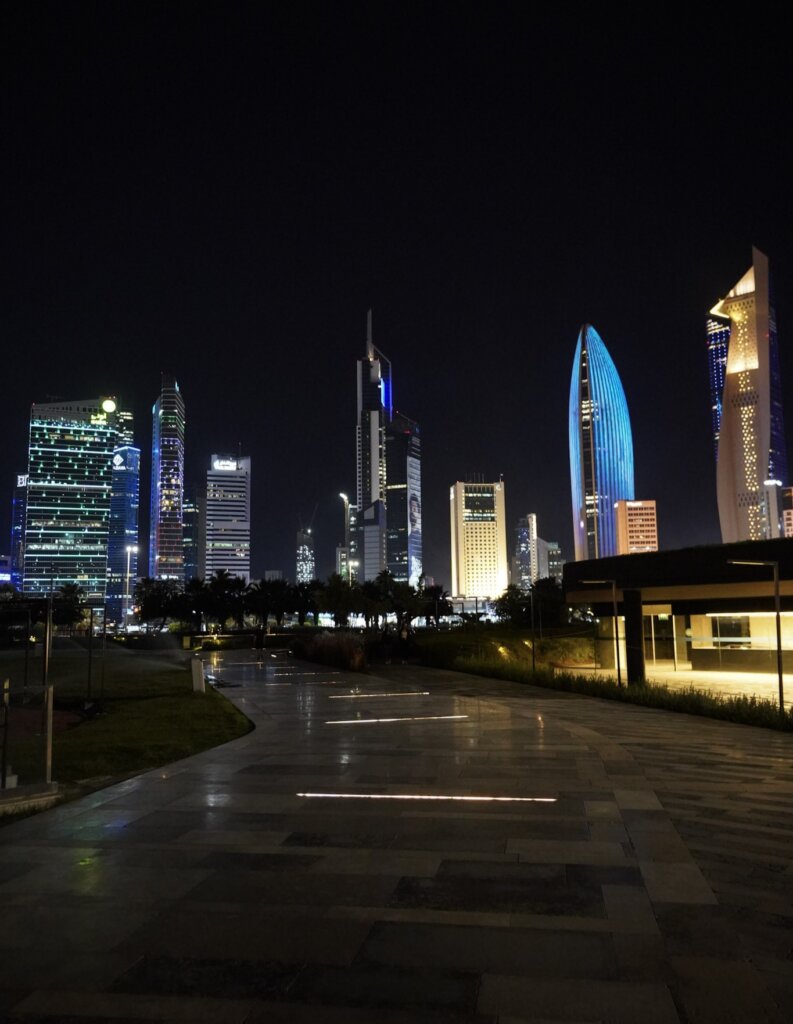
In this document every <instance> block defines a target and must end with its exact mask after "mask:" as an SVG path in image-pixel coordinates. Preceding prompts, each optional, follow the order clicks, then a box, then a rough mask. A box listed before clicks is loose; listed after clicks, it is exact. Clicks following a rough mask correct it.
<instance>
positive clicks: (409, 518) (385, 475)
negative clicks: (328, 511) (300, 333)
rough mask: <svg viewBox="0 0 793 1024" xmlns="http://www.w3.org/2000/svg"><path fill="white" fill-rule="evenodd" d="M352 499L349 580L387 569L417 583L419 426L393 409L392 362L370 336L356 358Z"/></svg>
mask: <svg viewBox="0 0 793 1024" xmlns="http://www.w3.org/2000/svg"><path fill="white" fill-rule="evenodd" d="M357 384H358V422H357V426H356V482H357V494H356V498H357V500H356V502H355V504H354V505H350V507H349V514H350V543H349V551H348V564H349V569H350V575H351V576H352V578H353V579H356V578H359V579H362V580H372V579H374V578H375V576H377V574H378V573H379V572H381V571H382V570H383V569H385V568H388V569H389V570H390V571H391V572H392V573H393V575H394V576H395V578H396V579H397V580H400V581H403V582H408V581H410V583H411V584H412V585H413V586H416V585H417V584H418V581H419V577H420V576H421V573H422V562H423V550H422V547H423V546H422V529H421V525H422V524H421V500H422V499H421V439H420V435H419V428H418V425H417V424H416V423H415V422H413V420H410V419H408V418H407V417H406V416H402V415H401V414H400V413H398V412H396V413H395V412H394V409H393V385H392V377H391V362H390V360H389V359H387V358H386V356H384V355H383V353H382V352H381V351H380V350H379V349H378V348H376V347H375V345H374V343H373V341H372V311H371V310H369V313H368V315H367V320H366V356H365V358H363V359H359V360H358V366H357Z"/></svg>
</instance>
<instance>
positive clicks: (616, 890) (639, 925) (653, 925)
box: [602, 885, 658, 935]
mask: <svg viewBox="0 0 793 1024" xmlns="http://www.w3.org/2000/svg"><path fill="white" fill-rule="evenodd" d="M602 892H603V903H604V905H605V907H606V915H607V917H608V920H609V922H610V923H611V924H612V925H613V927H614V929H615V931H623V932H640V933H645V934H650V935H657V934H658V922H657V920H656V917H655V914H654V913H653V907H652V904H651V902H650V899H649V897H648V895H647V893H646V891H645V890H644V889H640V888H637V887H635V886H626V885H604V886H603V888H602Z"/></svg>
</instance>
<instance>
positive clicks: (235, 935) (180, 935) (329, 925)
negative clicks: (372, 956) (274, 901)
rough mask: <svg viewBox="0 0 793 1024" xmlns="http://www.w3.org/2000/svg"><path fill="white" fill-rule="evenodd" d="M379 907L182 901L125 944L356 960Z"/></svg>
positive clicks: (191, 954) (196, 952) (162, 952)
mask: <svg viewBox="0 0 793 1024" xmlns="http://www.w3.org/2000/svg"><path fill="white" fill-rule="evenodd" d="M376 913H377V911H375V910H368V911H367V912H365V913H363V914H361V916H360V919H358V920H356V919H354V918H352V917H349V918H344V917H340V916H338V915H336V916H334V917H328V916H323V911H322V908H317V909H316V910H315V911H314V912H312V911H311V910H310V909H304V908H291V907H290V908H288V909H287V910H280V911H279V910H273V909H272V908H264V907H259V906H257V905H255V904H252V905H247V906H239V907H236V908H235V909H233V910H219V911H218V912H216V913H212V914H207V912H206V908H205V906H204V905H201V906H196V905H194V904H188V903H180V904H177V905H176V906H175V907H174V908H173V909H172V910H170V911H167V912H165V913H163V914H161V915H160V917H159V918H158V919H157V920H156V921H154V922H151V923H150V924H148V925H146V926H144V927H142V928H141V929H139V930H138V931H137V932H134V933H132V934H131V935H130V936H129V938H128V939H127V940H126V942H125V943H124V944H123V946H122V947H121V948H122V949H124V950H127V949H129V950H133V951H136V952H138V953H139V954H143V953H151V954H152V955H156V956H168V957H174V958H188V959H189V958H192V959H197V960H200V959H212V957H213V956H214V957H217V956H218V955H222V956H223V957H228V958H231V959H238V960H260V961H280V962H282V963H286V964H301V963H305V962H309V963H318V964H330V965H343V964H349V963H351V962H352V961H353V960H354V958H355V956H356V955H357V953H358V951H359V949H360V948H361V945H362V944H363V942H364V940H365V939H366V936H367V935H368V933H369V931H370V929H371V926H372V923H373V921H374V917H375V914H376Z"/></svg>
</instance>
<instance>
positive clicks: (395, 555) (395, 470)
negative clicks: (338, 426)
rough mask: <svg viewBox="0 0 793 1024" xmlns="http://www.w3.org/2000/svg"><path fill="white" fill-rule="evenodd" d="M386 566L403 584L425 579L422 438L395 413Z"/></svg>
mask: <svg viewBox="0 0 793 1024" xmlns="http://www.w3.org/2000/svg"><path fill="white" fill-rule="evenodd" d="M385 507H386V563H387V567H388V571H389V572H390V573H391V575H392V576H393V577H394V579H395V580H398V581H399V582H402V583H410V585H411V586H412V587H418V585H419V580H420V578H421V575H422V563H423V551H422V540H421V538H422V531H421V437H420V434H419V428H418V424H417V423H414V422H413V420H410V419H408V418H407V416H403V415H402V414H401V413H398V412H397V413H394V415H393V418H392V420H391V422H390V423H389V425H388V427H387V428H386V501H385Z"/></svg>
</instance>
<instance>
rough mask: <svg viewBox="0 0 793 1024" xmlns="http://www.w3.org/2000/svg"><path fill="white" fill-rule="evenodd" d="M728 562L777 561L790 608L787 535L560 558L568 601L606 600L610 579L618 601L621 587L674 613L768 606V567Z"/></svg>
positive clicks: (791, 555)
mask: <svg viewBox="0 0 793 1024" xmlns="http://www.w3.org/2000/svg"><path fill="white" fill-rule="evenodd" d="M731 562H776V563H778V565H779V579H780V584H779V592H780V595H781V597H782V606H783V607H784V608H785V609H786V610H791V609H793V538H788V537H784V538H779V539H777V540H765V541H741V542H739V543H737V544H713V545H708V546H706V547H705V546H703V547H695V548H681V549H680V550H677V551H651V552H646V553H642V554H636V555H617V556H614V557H612V558H595V559H589V560H587V561H584V562H566V563H565V566H564V570H563V572H564V576H563V587H564V592H565V597H566V600H567V602H568V604H590V605H594V604H597V605H610V604H611V601H612V582H611V581H612V580H613V581H614V583H615V584H616V590H617V599H618V601H619V600H621V599H622V593H623V591H625V590H639V591H641V594H642V603H643V604H670V605H672V606H673V611H674V612H676V613H678V614H685V613H689V614H696V613H702V612H705V611H714V610H719V611H736V612H737V611H763V610H766V609H769V608H770V607H771V605H772V603H773V593H774V588H773V567H772V566H771V565H732V564H730V563H731Z"/></svg>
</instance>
